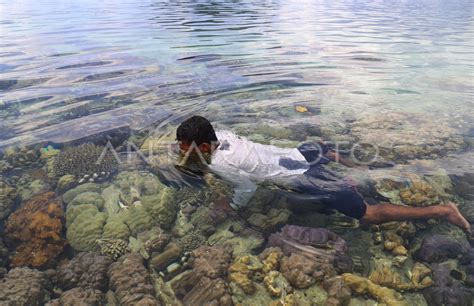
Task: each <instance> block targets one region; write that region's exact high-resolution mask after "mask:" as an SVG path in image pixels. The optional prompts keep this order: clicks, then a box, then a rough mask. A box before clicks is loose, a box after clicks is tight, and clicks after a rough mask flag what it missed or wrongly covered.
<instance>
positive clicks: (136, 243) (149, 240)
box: [128, 226, 171, 259]
mask: <svg viewBox="0 0 474 306" xmlns="http://www.w3.org/2000/svg"><path fill="white" fill-rule="evenodd" d="M170 238H171V237H170V235H169V234H167V233H166V232H165V231H163V230H162V229H161V228H160V227H158V226H155V227H153V228H151V229H150V230H148V231H144V232H141V233H139V234H138V235H137V238H134V237H130V239H129V244H128V246H129V248H130V250H131V251H132V252H136V253H140V254H141V255H142V257H143V258H144V259H149V258H150V256H151V254H153V253H159V252H161V251H162V250H163V248H164V247H165V246H166V245H167V244H168V242H169V241H170Z"/></svg>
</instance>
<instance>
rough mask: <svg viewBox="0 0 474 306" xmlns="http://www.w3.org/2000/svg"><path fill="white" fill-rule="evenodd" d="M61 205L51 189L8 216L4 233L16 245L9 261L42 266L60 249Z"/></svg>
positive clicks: (49, 262)
mask: <svg viewBox="0 0 474 306" xmlns="http://www.w3.org/2000/svg"><path fill="white" fill-rule="evenodd" d="M62 218H63V209H62V205H61V203H60V201H59V200H58V199H57V198H56V195H55V194H54V193H53V192H48V193H44V194H41V195H37V196H35V197H33V198H32V199H31V200H29V201H27V202H26V203H24V204H23V205H22V206H21V207H20V208H19V209H18V210H16V211H15V212H14V213H13V214H12V215H11V216H10V217H9V218H8V220H7V222H6V226H5V235H6V238H7V239H8V241H9V243H10V244H12V245H15V247H16V249H15V254H14V255H13V257H12V259H11V265H12V266H14V267H17V266H32V267H41V266H44V265H47V264H51V263H52V261H53V260H54V259H55V258H56V257H57V256H58V255H59V254H60V253H61V252H62V251H63V248H64V246H65V245H66V241H65V240H64V238H63V237H62V234H61V232H62V228H63V224H62Z"/></svg>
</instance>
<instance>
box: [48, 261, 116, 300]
mask: <svg viewBox="0 0 474 306" xmlns="http://www.w3.org/2000/svg"><path fill="white" fill-rule="evenodd" d="M111 263H112V260H111V259H110V258H108V257H107V256H102V255H98V254H95V253H91V252H82V253H79V254H78V255H77V256H75V257H74V258H73V259H71V260H69V261H62V262H61V263H60V264H59V266H58V270H57V275H56V277H57V279H58V283H59V284H60V286H61V288H62V289H65V290H69V289H72V288H76V287H80V288H91V289H96V290H100V291H103V292H105V291H106V290H107V288H108V279H107V271H108V269H109V266H110V264H111Z"/></svg>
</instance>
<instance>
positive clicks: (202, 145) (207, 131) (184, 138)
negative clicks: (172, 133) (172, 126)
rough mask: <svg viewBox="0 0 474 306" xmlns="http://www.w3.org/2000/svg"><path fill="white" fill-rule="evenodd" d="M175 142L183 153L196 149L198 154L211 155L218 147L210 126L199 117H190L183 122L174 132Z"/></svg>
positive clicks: (204, 119)
mask: <svg viewBox="0 0 474 306" xmlns="http://www.w3.org/2000/svg"><path fill="white" fill-rule="evenodd" d="M176 140H178V141H179V147H180V149H181V151H184V152H187V151H188V150H189V149H190V148H194V149H196V148H197V149H199V152H200V153H212V152H213V151H214V150H215V149H216V148H217V147H218V146H219V141H218V140H217V136H216V132H215V131H214V128H213V127H212V124H211V123H210V122H209V120H207V119H206V118H204V117H201V116H192V117H191V118H189V119H186V120H185V121H183V122H182V123H181V124H180V125H179V127H178V129H177V130H176Z"/></svg>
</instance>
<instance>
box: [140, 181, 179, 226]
mask: <svg viewBox="0 0 474 306" xmlns="http://www.w3.org/2000/svg"><path fill="white" fill-rule="evenodd" d="M175 193H176V191H175V190H174V189H171V188H164V189H163V190H162V191H161V192H160V193H159V194H157V195H151V196H144V197H142V198H141V200H142V205H143V207H144V208H145V209H146V210H147V211H148V212H149V213H150V215H151V217H152V218H153V220H154V221H155V222H156V223H157V225H160V226H161V227H162V228H164V229H169V228H170V227H171V226H172V225H173V222H174V219H175V217H176V203H175Z"/></svg>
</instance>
